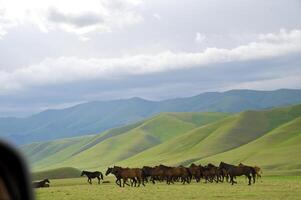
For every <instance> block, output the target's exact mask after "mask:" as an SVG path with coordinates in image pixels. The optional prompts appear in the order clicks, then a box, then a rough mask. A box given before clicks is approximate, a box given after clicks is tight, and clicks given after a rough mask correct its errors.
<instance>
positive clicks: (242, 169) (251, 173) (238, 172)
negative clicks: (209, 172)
mask: <svg viewBox="0 0 301 200" xmlns="http://www.w3.org/2000/svg"><path fill="white" fill-rule="evenodd" d="M219 168H220V169H225V170H226V171H227V173H228V174H229V176H230V182H231V184H232V185H233V184H234V183H237V182H236V181H235V180H234V179H235V177H236V176H242V175H245V176H246V177H247V178H248V180H249V185H251V179H252V177H253V180H255V176H256V172H255V170H254V168H253V167H248V166H235V165H231V164H227V163H224V162H221V163H220V165H219ZM254 183H255V181H254Z"/></svg>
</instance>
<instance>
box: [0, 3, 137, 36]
mask: <svg viewBox="0 0 301 200" xmlns="http://www.w3.org/2000/svg"><path fill="white" fill-rule="evenodd" d="M141 3H142V2H141V0H86V1H73V0H65V1H61V0H43V1H35V0H24V1H18V0H2V1H0V38H1V37H3V36H4V35H5V34H6V33H7V31H8V30H9V29H10V28H12V27H15V26H18V25H23V24H34V25H36V26H38V27H39V28H40V30H41V31H44V32H47V31H49V30H52V29H61V30H64V31H67V32H72V33H76V34H78V35H83V34H87V33H90V32H94V31H96V32H107V31H112V30H115V29H119V28H124V27H126V26H130V25H133V24H136V23H139V22H141V21H142V20H143V18H142V16H141V15H140V14H139V13H138V12H137V11H136V8H137V7H138V6H139V5H140V4H141Z"/></svg>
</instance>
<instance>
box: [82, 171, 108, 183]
mask: <svg viewBox="0 0 301 200" xmlns="http://www.w3.org/2000/svg"><path fill="white" fill-rule="evenodd" d="M84 175H86V176H87V178H88V183H90V184H92V179H94V178H97V179H98V184H100V179H102V180H103V175H102V173H101V172H99V171H95V172H89V171H82V174H81V176H84Z"/></svg>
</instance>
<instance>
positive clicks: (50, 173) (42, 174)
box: [31, 167, 81, 180]
mask: <svg viewBox="0 0 301 200" xmlns="http://www.w3.org/2000/svg"><path fill="white" fill-rule="evenodd" d="M80 174H81V171H80V170H78V169H75V168H72V167H63V168H58V169H53V170H45V171H38V172H34V173H32V174H31V176H32V180H43V179H45V178H48V179H62V178H76V177H79V176H80Z"/></svg>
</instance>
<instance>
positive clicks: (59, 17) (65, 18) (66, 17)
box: [48, 9, 104, 28]
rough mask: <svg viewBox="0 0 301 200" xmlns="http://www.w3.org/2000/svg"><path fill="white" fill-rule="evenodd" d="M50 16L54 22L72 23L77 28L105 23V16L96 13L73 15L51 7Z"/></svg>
mask: <svg viewBox="0 0 301 200" xmlns="http://www.w3.org/2000/svg"><path fill="white" fill-rule="evenodd" d="M48 18H49V20H50V21H52V22H55V23H59V24H60V23H62V24H70V25H71V26H75V27H77V28H82V27H86V26H92V25H95V24H101V23H104V19H103V17H102V16H101V15H98V14H95V13H81V14H79V15H73V14H64V13H61V12H60V11H58V10H57V9H50V10H49V17H48Z"/></svg>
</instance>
